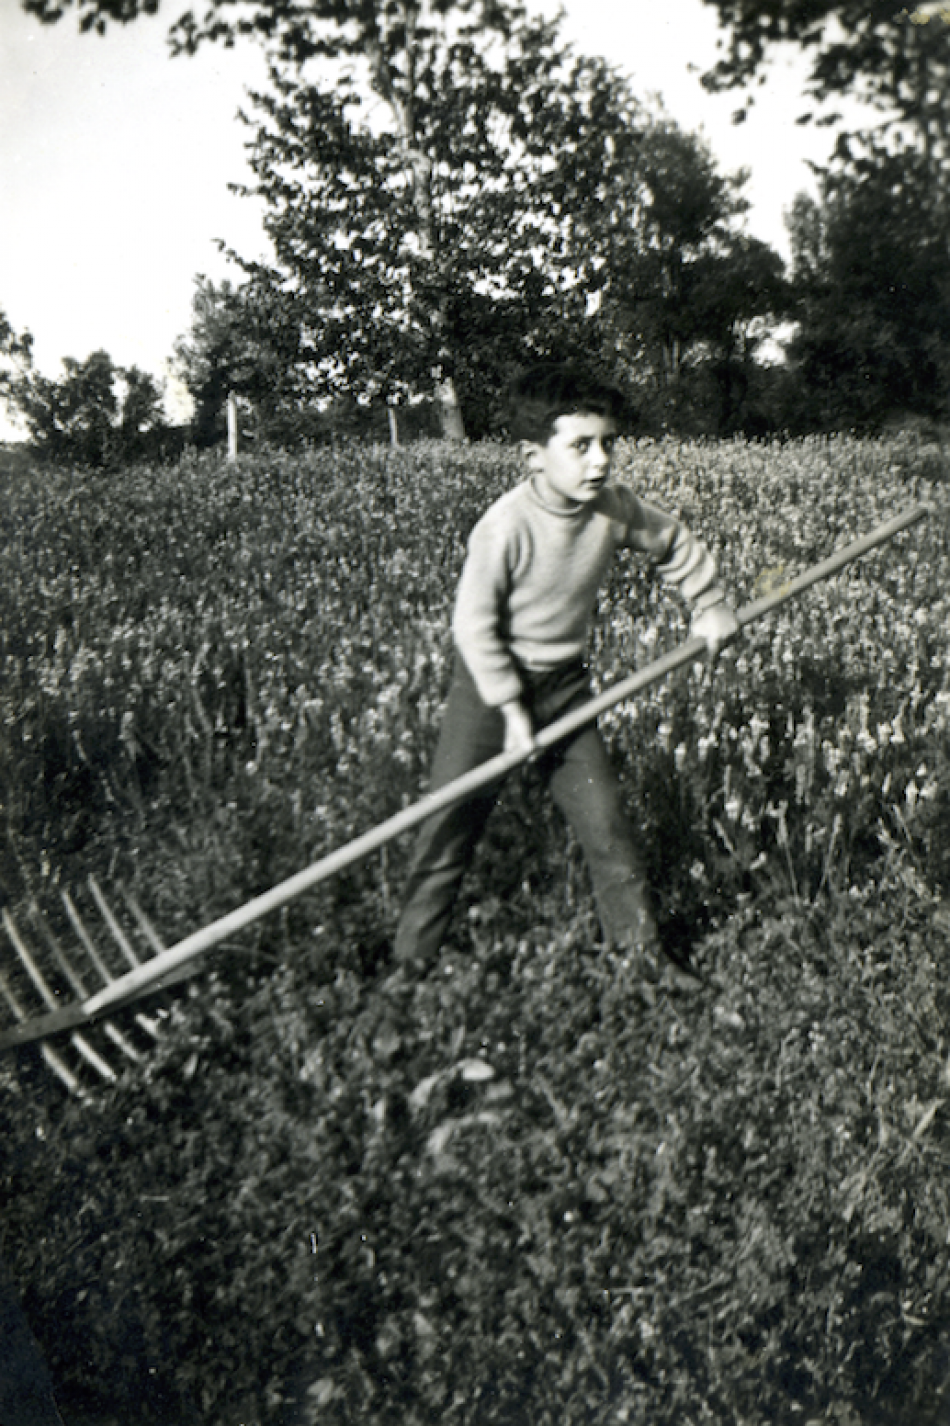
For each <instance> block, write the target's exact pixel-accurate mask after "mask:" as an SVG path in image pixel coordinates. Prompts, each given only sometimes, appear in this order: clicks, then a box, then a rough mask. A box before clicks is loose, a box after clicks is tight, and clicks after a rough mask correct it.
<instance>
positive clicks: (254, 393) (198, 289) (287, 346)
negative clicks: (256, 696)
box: [175, 275, 300, 445]
mask: <svg viewBox="0 0 950 1426" xmlns="http://www.w3.org/2000/svg"><path fill="white" fill-rule="evenodd" d="M299 348H300V323H299V319H298V318H297V315H296V314H295V313H294V312H293V310H292V309H289V308H288V307H287V306H281V305H278V304H275V303H274V302H271V301H268V299H267V291H266V289H265V288H264V287H263V286H262V285H261V284H260V283H255V282H254V281H253V280H252V281H249V282H247V283H246V284H244V285H242V286H240V287H236V286H235V285H234V284H233V283H231V282H229V281H227V280H225V281H224V282H222V283H220V284H219V285H216V284H215V283H213V282H211V281H209V279H208V278H206V277H203V276H200V275H199V276H198V277H197V278H196V279H195V292H194V297H193V299H192V326H191V331H190V333H189V335H188V336H186V337H182V338H180V339H179V340H178V341H177V342H176V344H175V356H176V359H177V366H178V370H179V373H180V375H181V376H182V378H183V380H184V383H185V386H186V387H187V389H188V392H189V393H190V395H191V397H192V398H193V400H194V403H195V414H194V417H193V421H192V426H193V429H194V434H195V439H196V440H197V442H198V444H199V445H206V444H210V443H211V442H213V441H214V440H215V439H217V438H218V437H219V436H220V435H221V434H223V429H224V418H223V410H224V404H225V402H226V400H227V397H228V395H229V393H233V394H234V395H235V396H238V397H242V398H244V399H245V401H246V402H247V404H248V405H249V407H250V408H251V409H252V410H253V411H254V412H255V413H256V416H257V419H258V422H259V424H260V423H264V424H265V425H266V423H267V421H268V420H269V419H271V418H273V417H274V416H275V414H277V413H278V412H284V411H285V410H286V407H287V405H288V404H289V403H292V402H293V401H294V400H295V399H296V397H297V396H298V394H299V393H298V381H297V374H296V365H295V364H296V362H297V359H298V355H299Z"/></svg>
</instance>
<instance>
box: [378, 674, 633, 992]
mask: <svg viewBox="0 0 950 1426" xmlns="http://www.w3.org/2000/svg"><path fill="white" fill-rule="evenodd" d="M521 674H522V679H523V685H524V693H523V700H524V703H525V704H526V706H527V708H528V710H529V711H530V713H531V716H532V721H533V725H534V728H535V731H537V730H538V729H539V728H542V727H544V726H545V725H546V724H548V723H552V722H554V720H555V719H556V718H559V717H560V716H561V715H562V714H564V713H567V712H569V711H570V710H572V709H574V708H577V707H579V706H580V705H581V704H582V703H585V702H586V701H587V700H588V698H589V697H590V685H589V679H588V674H587V670H586V668H585V667H584V665H583V664H582V663H580V662H578V663H573V664H568V665H565V666H564V667H562V668H559V669H555V670H553V671H552V672H550V673H543V674H541V673H532V672H530V671H528V670H526V669H522V670H521ZM504 739H505V727H504V718H503V717H502V715H501V713H500V711H499V710H498V709H497V708H490V707H488V706H487V705H486V704H485V703H483V702H482V700H481V698H480V697H479V695H478V692H477V690H476V688H475V684H474V682H473V680H472V676H471V674H470V673H469V672H468V669H467V668H466V666H465V664H464V662H463V660H462V659H461V658H459V659H457V661H456V673H455V680H454V683H453V685H452V689H451V692H450V694H449V700H448V704H447V706H446V710H445V715H444V718H443V722H442V729H441V734H440V737H439V745H438V748H437V750H436V755H435V761H434V763H433V767H432V775H431V779H430V783H429V788H430V791H433V792H434V791H436V790H437V789H438V788H440V787H444V786H445V785H446V783H448V782H451V781H452V780H453V779H454V778H456V777H460V776H461V775H462V774H463V773H466V772H469V771H470V770H471V769H472V768H474V767H478V766H479V765H480V764H481V763H483V762H485V761H486V760H487V759H488V758H491V757H495V756H496V754H498V753H500V752H501V751H502V748H503V747H504ZM537 767H538V770H539V771H540V773H541V776H542V778H543V780H544V782H545V783H546V784H547V786H548V787H549V788H550V790H551V794H552V796H553V798H554V801H555V803H556V804H557V806H558V807H559V808H560V810H561V812H562V813H563V814H564V816H565V817H566V818H567V821H568V822H569V823H570V825H571V827H572V828H573V830H574V833H575V835H576V837H577V839H578V841H579V842H580V844H581V846H582V848H583V850H584V855H585V858H586V860H587V865H588V867H589V869H590V875H591V880H592V883H593V888H594V895H595V897H596V900H597V909H598V912H599V914H600V919H601V923H602V925H603V929H604V932H605V934H606V936H607V937H608V939H609V940H610V941H611V942H612V943H613V944H615V945H618V946H631V947H632V946H637V945H643V944H648V943H649V942H650V941H652V940H653V939H654V937H655V934H656V929H655V924H654V921H653V915H652V911H651V909H650V898H649V891H648V889H647V885H646V877H645V874H644V868H643V862H642V859H641V857H640V853H639V850H638V848H637V846H636V843H635V841H634V837H633V832H632V829H631V827H630V824H629V823H628V821H627V818H626V817H625V816H624V812H623V807H622V805H621V797H620V787H619V784H618V782H617V778H616V776H615V774H614V772H613V769H612V768H611V766H610V762H609V760H608V757H607V753H606V750H605V748H604V745H603V742H602V741H601V738H600V735H599V733H598V732H597V730H596V728H595V727H594V726H590V727H587V728H583V729H582V730H581V731H580V732H578V733H574V734H573V735H571V736H570V737H568V738H566V739H565V740H564V741H563V742H562V743H559V744H557V746H556V747H554V748H551V749H549V750H548V751H547V752H545V753H544V754H542V755H541V757H540V758H539V759H538V762H537ZM499 789H500V783H496V784H494V785H492V786H489V787H487V788H484V789H482V791H480V792H479V793H477V794H476V795H475V796H474V797H472V798H471V799H469V800H468V801H467V802H462V803H459V804H457V805H456V806H454V807H449V808H447V809H446V810H445V811H442V812H437V813H435V814H434V815H433V816H432V817H430V818H429V819H428V820H427V821H426V822H424V823H423V824H422V830H421V832H420V834H419V838H418V841H417V843H416V848H415V855H414V858H413V862H412V867H411V869H410V873H409V880H408V883H407V886H406V892H405V896H404V900H403V909H402V914H401V916H400V920H399V926H398V929H397V932H396V945H395V952H396V957H397V959H398V960H400V961H403V962H414V963H416V964H417V965H419V966H422V967H426V966H429V965H431V964H432V962H433V961H434V960H435V959H436V957H437V956H438V953H439V948H440V946H441V945H442V942H443V938H444V936H445V934H446V931H447V929H448V926H449V922H450V920H451V917H452V910H453V907H454V905H455V901H456V898H457V896H458V892H459V888H460V886H461V883H462V878H463V877H464V875H465V873H466V871H467V870H468V868H469V866H470V864H471V861H472V858H473V856H474V854H475V848H476V846H477V844H478V840H479V838H480V837H481V835H482V832H483V831H484V828H485V823H486V822H487V820H488V816H489V814H490V813H491V811H492V809H493V808H494V807H495V805H496V802H497V798H498V792H499Z"/></svg>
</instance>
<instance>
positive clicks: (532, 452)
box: [520, 441, 544, 471]
mask: <svg viewBox="0 0 950 1426" xmlns="http://www.w3.org/2000/svg"><path fill="white" fill-rule="evenodd" d="M520 446H521V459H522V460H523V461H524V463H525V465H526V466H527V467H528V469H529V470H530V471H535V470H537V468H538V464H539V461H540V457H541V452H542V450H543V449H544V447H543V446H542V445H541V443H540V442H539V441H521V442H520Z"/></svg>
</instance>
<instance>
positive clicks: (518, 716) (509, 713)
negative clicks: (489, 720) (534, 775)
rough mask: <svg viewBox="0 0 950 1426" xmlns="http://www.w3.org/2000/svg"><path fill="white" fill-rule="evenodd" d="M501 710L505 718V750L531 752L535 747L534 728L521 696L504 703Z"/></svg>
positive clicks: (507, 751)
mask: <svg viewBox="0 0 950 1426" xmlns="http://www.w3.org/2000/svg"><path fill="white" fill-rule="evenodd" d="M501 711H502V715H503V717H504V720H505V752H506V753H514V752H518V753H526V752H529V751H530V750H531V748H533V747H534V729H533V728H532V726H531V715H530V714H529V712H528V710H527V708H526V707H525V706H524V704H523V703H522V702H521V700H520V698H515V699H512V701H511V702H510V703H503V704H502V706H501Z"/></svg>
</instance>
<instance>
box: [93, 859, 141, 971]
mask: <svg viewBox="0 0 950 1426" xmlns="http://www.w3.org/2000/svg"><path fill="white" fill-rule="evenodd" d="M88 885H89V890H90V891H91V892H92V897H93V900H94V901H95V903H96V905H97V906H98V908H99V911H100V912H101V914H102V919H103V921H105V923H106V925H107V926H108V928H109V930H110V931H111V932H112V934H113V936H114V937H115V939H116V942H117V943H118V947H119V950H120V951H121V952H122V954H123V955H124V956H125V959H126V960H127V961H128V963H129V965H130V967H131V968H132V970H136V969H137V968H138V966H140V965H141V964H142V962H141V961H140V960H139V958H138V956H137V955H136V954H135V951H134V950H133V949H132V945H131V943H130V941H129V939H128V937H127V936H126V934H125V932H124V931H123V929H122V927H121V926H120V925H119V923H118V921H117V920H116V919H115V916H114V915H113V914H112V908H111V907H110V905H109V903H108V901H106V899H105V897H104V896H103V894H102V891H101V889H100V887H99V883H98V882H97V881H96V879H95V877H94V876H91V877H89V881H88Z"/></svg>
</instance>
